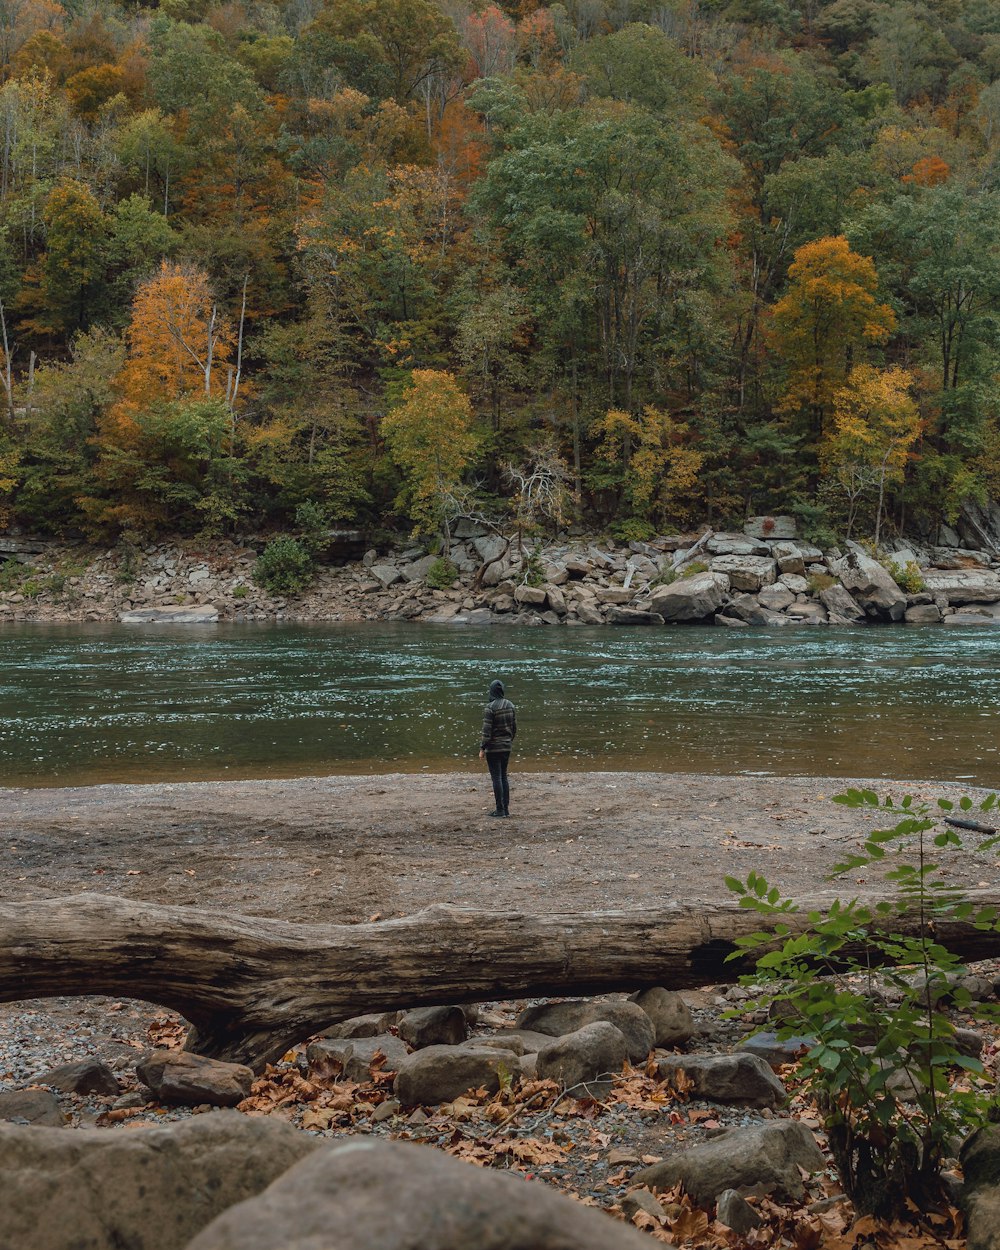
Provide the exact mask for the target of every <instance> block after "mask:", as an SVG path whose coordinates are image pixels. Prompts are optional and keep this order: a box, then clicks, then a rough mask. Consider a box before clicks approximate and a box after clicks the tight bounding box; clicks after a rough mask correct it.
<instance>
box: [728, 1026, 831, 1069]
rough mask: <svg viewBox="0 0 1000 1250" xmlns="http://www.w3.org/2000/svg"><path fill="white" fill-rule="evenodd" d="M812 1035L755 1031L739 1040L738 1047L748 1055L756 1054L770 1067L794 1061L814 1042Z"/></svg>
mask: <svg viewBox="0 0 1000 1250" xmlns="http://www.w3.org/2000/svg"><path fill="white" fill-rule="evenodd" d="M815 1040H816V1039H815V1038H814V1037H806V1036H805V1035H802V1036H799V1037H786V1038H779V1037H778V1035H777V1033H755V1034H754V1035H753V1037H748V1038H745V1039H744V1040H743V1041H742V1042H740V1049H741V1050H742V1051H745V1052H746V1053H747V1054H748V1055H756V1057H757V1058H758V1059H763V1061H764V1062H765V1063H766V1064H768V1066H769V1067H772V1068H780V1067H781V1065H782V1064H784V1063H795V1061H796V1060H797V1059H799V1058H801V1056H802V1055H803V1054H804V1053H805V1051H807V1050H808V1049H809V1047H810V1046H812V1044H813V1042H815Z"/></svg>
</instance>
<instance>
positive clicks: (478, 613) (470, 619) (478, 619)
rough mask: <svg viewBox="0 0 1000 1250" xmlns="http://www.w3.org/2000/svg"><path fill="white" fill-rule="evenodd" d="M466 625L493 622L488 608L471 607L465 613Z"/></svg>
mask: <svg viewBox="0 0 1000 1250" xmlns="http://www.w3.org/2000/svg"><path fill="white" fill-rule="evenodd" d="M465 623H466V625H491V624H492V623H493V613H492V612H491V611H490V610H489V608H473V609H472V611H471V612H467V613H466V614H465Z"/></svg>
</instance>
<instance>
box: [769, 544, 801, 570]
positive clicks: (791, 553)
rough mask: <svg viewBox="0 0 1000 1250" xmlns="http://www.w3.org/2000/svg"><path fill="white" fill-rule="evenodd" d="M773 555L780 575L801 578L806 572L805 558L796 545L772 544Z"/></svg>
mask: <svg viewBox="0 0 1000 1250" xmlns="http://www.w3.org/2000/svg"><path fill="white" fill-rule="evenodd" d="M771 555H772V557H773V558H774V561H775V563H776V564H777V566H778V572H779V574H784V573H788V574H790V575H792V576H801V575H802V574H803V573H804V572H805V571H806V562H805V558H804V557H803V555H802V552H801V551H800V550H799V548H798V546H796V544H795V543H787V542H783V543H771Z"/></svg>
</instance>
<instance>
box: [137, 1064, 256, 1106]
mask: <svg viewBox="0 0 1000 1250" xmlns="http://www.w3.org/2000/svg"><path fill="white" fill-rule="evenodd" d="M135 1070H136V1073H137V1075H138V1077H139V1080H140V1081H142V1082H143V1084H145V1085H148V1086H149V1088H150V1089H151V1090H152V1091H153V1094H154V1095H155V1096H156V1097H157V1098H158V1099H160V1101H161V1102H178V1103H183V1104H185V1105H186V1106H189V1107H195V1106H199V1105H200V1104H202V1103H208V1105H209V1106H211V1107H235V1106H236V1104H237V1103H238V1102H242V1101H243V1099H244V1098H246V1096H247V1095H248V1094H249V1093H250V1087H251V1086H252V1085H253V1072H252V1071H251V1070H250V1068H248V1067H246V1066H245V1065H244V1064H242V1063H224V1062H223V1061H222V1060H220V1059H206V1058H205V1056H204V1055H194V1054H192V1053H191V1052H190V1051H188V1050H153V1051H150V1052H149V1053H148V1054H146V1055H143V1057H142V1058H141V1059H140V1060H139V1062H138V1063H137V1064H136V1065H135Z"/></svg>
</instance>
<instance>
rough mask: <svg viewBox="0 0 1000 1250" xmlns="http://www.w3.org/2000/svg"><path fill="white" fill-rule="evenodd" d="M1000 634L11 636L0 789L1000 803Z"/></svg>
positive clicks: (367, 631)
mask: <svg viewBox="0 0 1000 1250" xmlns="http://www.w3.org/2000/svg"><path fill="white" fill-rule="evenodd" d="M998 666H1000V629H997V628H995V627H983V628H975V627H972V628H968V627H967V628H964V629H963V628H952V629H949V628H942V627H937V628H934V627H914V628H903V627H889V628H883V629H878V628H870V629H797V630H782V631H775V632H769V631H760V630H745V631H728V630H721V629H623V628H619V629H608V628H603V629H602V628H596V629H542V628H537V629H528V628H519V629H517V628H501V627H491V628H477V629H464V628H461V627H458V626H430V625H412V624H406V625H385V624H380V625H365V626H359V625H352V626H336V625H316V626H300V625H294V626H293V625H281V626H276V625H262V626H236V625H220V626H217V627H216V626H204V627H201V626H194V627H170V626H159V627H130V626H117V625H92V626H79V625H76V626H52V627H42V626H19V625H14V626H3V627H0V784H2V785H8V786H11V785H13V786H39V785H42V786H44V785H84V784H95V783H100V782H121V781H135V782H145V781H169V780H178V781H180V780H199V779H205V778H217V777H226V778H243V777H281V776H302V775H315V774H324V773H332V772H340V773H349V772H386V771H413V770H419V769H422V768H427V769H432V770H446V769H454V768H461V767H466V766H468V767H473V766H475V767H479V765H478V763H477V761H476V759H475V756H476V752H477V750H478V734H479V723H480V716H481V709H482V704H483V702H484V699H485V690H486V687H487V685H488V683H489V680H490V679H491V678H493V677H495V676H499V677H501V678H502V679H503V680H504V681H505V682H506V683H507V684H508V690H509V693H510V695H511V697H512V698H513V699H514V701H515V702H516V704H517V707H518V718H519V726H520V734H519V736H518V740H517V757H518V759H517V763H518V767H519V768H539V769H541V768H544V769H550V768H557V769H574V768H599V769H656V770H664V771H669V772H706V773H739V772H750V773H756V774H775V775H816V776H842V777H850V776H854V777H892V778H896V779H907V780H909V779H931V780H941V781H955V780H964V781H968V782H971V783H976V784H979V785H983V786H988V787H991V788H992V787H995V786H997V785H998V784H1000V756H998V745H1000V744H998V730H1000V685H998V682H997V679H996V674H997V671H998Z"/></svg>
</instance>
